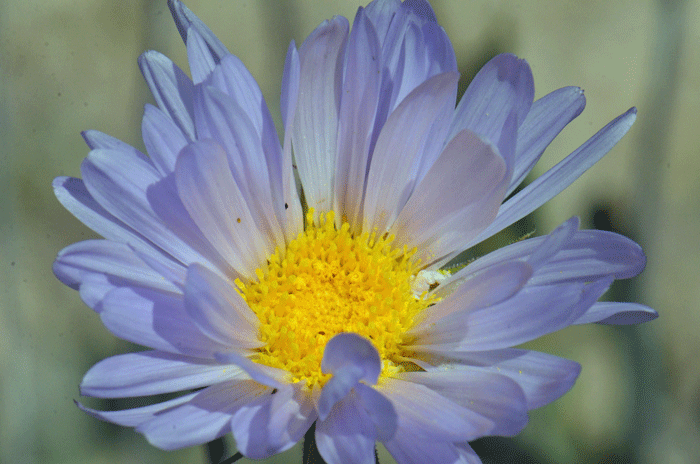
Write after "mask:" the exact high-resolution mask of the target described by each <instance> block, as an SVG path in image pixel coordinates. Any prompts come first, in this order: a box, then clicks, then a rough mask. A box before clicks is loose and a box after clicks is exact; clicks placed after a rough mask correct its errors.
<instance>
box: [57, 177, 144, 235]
mask: <svg viewBox="0 0 700 464" xmlns="http://www.w3.org/2000/svg"><path fill="white" fill-rule="evenodd" d="M53 189H54V194H55V195H56V198H57V199H58V201H59V202H60V203H61V204H62V205H63V207H64V208H66V209H67V210H68V211H70V213H71V214H72V215H73V216H75V217H76V218H77V219H78V220H79V221H80V222H82V223H83V224H85V225H86V226H87V227H89V228H90V229H92V230H94V231H95V232H96V233H98V234H99V235H101V236H103V237H104V238H106V239H108V240H113V241H115V242H121V243H129V244H132V245H134V246H135V247H138V248H139V249H145V248H152V247H153V245H152V244H151V243H150V242H149V241H148V240H147V239H146V238H145V237H144V236H143V235H141V234H140V233H138V232H136V231H135V230H134V229H132V228H131V227H129V226H128V225H126V224H124V223H123V222H122V221H120V220H119V219H117V218H116V217H114V215H112V214H111V213H110V212H109V211H107V210H106V209H104V208H103V207H102V206H101V205H100V204H99V203H98V202H97V201H95V199H94V198H93V197H92V195H90V193H89V192H88V190H87V188H86V187H85V183H84V182H83V180H82V179H77V178H75V177H56V178H55V179H54V180H53Z"/></svg>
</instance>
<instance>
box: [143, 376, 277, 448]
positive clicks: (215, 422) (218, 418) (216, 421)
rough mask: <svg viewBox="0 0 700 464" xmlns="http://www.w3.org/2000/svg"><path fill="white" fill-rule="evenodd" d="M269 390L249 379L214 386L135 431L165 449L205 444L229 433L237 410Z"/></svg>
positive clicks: (144, 423)
mask: <svg viewBox="0 0 700 464" xmlns="http://www.w3.org/2000/svg"><path fill="white" fill-rule="evenodd" d="M267 389H268V388H267V387H262V386H259V385H256V384H255V383H254V382H252V381H250V380H241V381H228V382H223V383H220V384H217V385H212V386H211V387H208V388H205V389H204V390H202V391H200V392H198V393H197V394H196V396H195V397H194V398H192V399H191V400H190V401H188V402H187V403H185V404H183V405H181V406H178V407H175V408H173V409H170V410H168V411H165V412H162V413H159V414H157V415H156V416H155V417H154V418H153V419H151V420H149V421H147V422H143V423H141V424H139V425H138V426H137V427H136V431H137V432H139V433H142V434H144V435H145V436H146V439H147V440H148V442H149V443H151V444H152V445H154V446H157V447H158V448H161V449H164V450H173V449H180V448H184V447H187V446H193V445H199V444H202V443H206V442H209V441H212V440H214V439H216V438H219V437H221V436H223V435H225V434H226V433H228V432H229V430H230V423H231V418H232V417H233V414H234V413H235V411H236V410H238V409H239V408H240V407H241V406H244V405H246V404H248V403H250V402H251V401H253V400H254V399H255V398H256V397H258V396H259V395H261V394H264V393H265V391H266V390H267Z"/></svg>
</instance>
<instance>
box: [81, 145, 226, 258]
mask: <svg viewBox="0 0 700 464" xmlns="http://www.w3.org/2000/svg"><path fill="white" fill-rule="evenodd" d="M81 172H82V175H83V180H84V182H85V186H86V187H87V190H88V192H89V193H90V195H91V196H92V198H94V199H95V200H96V201H97V202H98V203H99V204H100V205H101V206H102V207H103V208H104V209H106V210H107V211H109V212H110V213H111V214H113V215H114V216H115V217H117V218H118V219H119V220H120V221H122V222H124V223H125V224H127V225H128V226H129V227H131V228H133V229H134V230H138V231H139V233H140V234H142V235H143V236H144V237H146V238H147V239H148V240H149V241H151V242H152V243H153V244H155V245H156V246H158V247H159V248H160V249H162V250H163V251H165V252H166V253H168V254H169V255H170V256H172V257H174V258H175V259H177V260H179V261H180V262H181V263H183V264H188V263H191V262H208V261H210V259H211V260H213V261H214V262H216V258H215V256H213V254H212V253H211V252H209V251H207V250H205V249H204V247H203V246H202V245H201V243H200V240H199V239H198V236H199V233H198V231H197V230H195V229H196V228H193V226H194V225H193V224H191V223H187V220H188V219H189V218H188V217H186V215H185V216H184V217H183V216H182V215H173V214H172V213H173V212H174V211H176V208H177V204H176V202H175V201H173V199H172V197H170V198H168V199H166V200H165V202H162V203H159V202H158V201H154V198H153V197H154V196H158V194H159V190H160V189H163V190H168V188H169V185H168V182H169V179H168V178H161V176H160V174H159V173H158V171H157V170H156V169H155V168H154V167H153V166H152V165H150V164H147V163H145V162H142V161H141V160H140V159H139V158H137V157H135V156H131V155H129V154H127V153H123V152H121V151H114V150H111V149H97V150H93V151H91V152H90V155H89V156H88V157H87V158H86V159H85V160H84V161H83V163H82V165H81ZM161 208H162V210H163V211H164V212H165V213H167V214H170V215H171V216H170V219H173V220H177V221H181V222H180V224H173V223H168V221H167V220H166V218H163V217H161V216H159V212H160V211H161ZM183 237H184V238H183ZM193 246H196V247H197V248H198V249H199V250H202V252H203V253H204V254H202V253H200V251H199V250H196V249H195V248H194V247H193ZM205 255H206V256H207V257H206V258H205ZM208 258H210V259H208Z"/></svg>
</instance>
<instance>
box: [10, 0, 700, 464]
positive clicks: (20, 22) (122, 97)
mask: <svg viewBox="0 0 700 464" xmlns="http://www.w3.org/2000/svg"><path fill="white" fill-rule="evenodd" d="M187 5H188V6H189V7H190V8H191V9H192V10H193V11H194V12H195V13H196V14H198V15H199V16H200V17H201V18H202V19H203V20H204V21H205V22H206V23H207V24H208V25H209V26H210V27H211V29H212V30H213V31H214V32H215V33H216V34H217V35H218V36H219V38H220V39H221V40H222V41H223V42H224V43H225V44H226V45H227V46H228V47H229V50H230V51H231V52H232V53H234V54H236V55H238V56H239V57H240V58H241V59H242V60H243V62H244V63H246V65H247V66H248V68H249V69H250V71H251V72H252V74H253V75H254V76H255V77H256V78H257V79H258V81H259V83H260V86H261V87H262V90H263V93H264V95H265V96H266V98H267V101H268V104H269V105H270V107H271V109H272V112H273V114H275V115H276V116H277V115H278V112H279V104H278V102H279V85H280V80H281V73H282V66H283V62H284V55H285V51H286V48H287V45H288V43H289V41H290V40H291V39H295V40H296V41H297V44H300V43H301V42H302V41H303V39H304V38H305V37H306V35H308V33H309V32H310V31H311V30H312V29H313V28H314V27H315V26H316V25H317V24H318V23H319V22H320V21H322V20H323V19H326V18H330V17H332V16H333V15H334V14H341V15H344V16H346V17H349V18H352V17H353V16H354V14H355V10H356V9H357V7H358V6H359V5H360V2H358V0H344V1H318V0H304V1H302V0H296V1H285V0H208V1H207V0H190V1H188V2H187ZM433 6H434V8H435V10H436V13H437V16H438V19H439V21H440V23H441V24H442V25H443V26H444V28H445V29H446V30H447V33H448V34H449V36H450V38H451V40H452V43H453V45H454V47H455V50H456V53H457V58H458V62H459V64H460V70H461V72H462V74H463V84H464V86H466V84H467V83H468V82H469V80H470V79H471V77H473V75H474V74H475V73H476V71H477V70H478V69H479V67H480V66H481V65H483V64H484V63H485V62H486V61H487V60H488V59H489V58H491V57H492V56H493V55H495V54H497V53H501V52H512V53H515V54H517V55H519V56H520V57H522V58H525V59H527V60H528V62H529V63H530V65H531V66H532V69H533V73H534V76H535V86H536V97H537V98H539V97H541V96H543V95H545V94H546V93H548V92H551V91H553V90H555V89H557V88H559V87H563V86H566V85H578V86H580V87H582V88H584V89H585V92H586V97H587V107H586V109H585V111H584V112H583V114H582V115H581V116H579V118H578V119H576V120H575V121H574V122H573V123H571V124H570V125H569V127H567V129H565V130H564V132H563V133H562V134H561V135H560V136H559V137H558V138H557V140H556V141H555V142H554V143H553V144H552V145H551V146H550V147H549V149H548V150H547V152H545V154H544V156H543V158H542V160H541V162H540V163H539V164H538V166H537V167H536V168H535V172H534V174H535V175H539V174H541V173H543V172H544V171H545V170H546V169H548V168H549V167H551V166H553V165H554V164H555V163H556V162H558V161H559V160H561V159H562V158H563V157H564V156H566V155H567V154H568V153H570V152H571V151H573V150H574V149H575V148H576V147H578V146H579V145H580V144H581V143H583V142H584V141H585V140H586V139H587V138H588V137H590V136H591V135H593V134H594V133H595V132H596V131H597V130H598V129H600V128H601V127H602V126H603V125H605V124H606V123H607V122H609V121H610V120H611V119H613V118H614V117H615V116H617V115H618V114H620V113H623V112H624V111H625V110H627V109H628V108H629V107H631V106H637V108H638V109H639V115H638V119H637V122H636V124H635V125H634V126H633V127H632V129H631V131H630V132H629V133H628V135H627V136H626V137H625V138H624V139H623V141H622V142H621V143H619V144H618V145H617V146H616V147H615V148H614V149H613V151H612V152H611V153H610V154H608V155H607V157H605V158H604V159H603V160H602V161H601V162H599V163H598V164H597V165H596V166H595V167H593V168H592V169H591V170H590V171H589V172H588V173H586V174H585V175H584V176H583V177H582V178H581V179H579V180H578V181H577V182H576V183H575V184H573V185H572V186H571V187H570V188H569V189H568V190H566V191H565V192H563V193H562V194H560V195H559V196H558V197H557V198H556V199H555V200H553V201H551V202H549V203H548V204H547V205H546V206H544V207H542V208H541V209H540V210H538V211H536V212H535V213H534V214H533V215H532V216H531V217H529V218H527V219H526V221H524V222H522V223H520V224H518V227H516V228H515V229H514V230H513V231H512V232H511V233H513V234H515V235H514V237H515V238H517V236H518V234H519V235H522V234H523V233H526V232H530V231H532V230H535V231H536V233H537V234H544V233H548V232H549V231H551V230H552V229H553V228H554V227H556V225H558V224H559V223H561V222H562V221H564V220H565V219H567V218H569V217H570V216H572V215H578V216H580V217H581V220H582V227H585V228H599V229H606V230H614V231H617V232H620V233H623V234H625V235H627V236H629V237H631V238H633V239H635V240H636V241H638V242H639V243H641V244H642V246H643V247H644V249H645V251H646V253H647V255H648V265H647V269H646V271H645V272H644V273H643V274H642V275H641V276H639V277H637V278H635V279H632V280H630V281H623V282H620V283H619V284H617V285H616V286H615V287H614V288H613V289H611V291H610V297H611V298H612V299H617V300H625V299H628V300H633V301H638V302H641V303H644V304H647V305H649V306H652V307H654V308H656V309H657V310H658V312H659V314H660V317H659V319H658V320H656V321H654V322H651V323H649V324H646V325H644V326H640V327H612V326H591V327H587V326H586V327H582V326H577V327H573V328H569V329H567V330H565V331H562V332H559V333H557V334H554V335H551V336H548V337H545V338H543V339H541V340H538V341H537V342H535V343H532V344H530V347H534V348H537V349H540V350H542V351H547V352H550V353H553V354H557V355H560V356H564V357H568V358H571V359H574V360H576V361H578V362H580V363H581V364H582V365H583V372H582V374H581V376H580V378H579V380H578V382H577V384H576V386H575V387H574V388H573V389H572V390H571V392H569V393H568V394H567V395H566V396H565V397H563V398H562V399H561V400H559V401H557V402H555V403H554V404H552V405H549V406H547V407H544V408H541V409H539V410H536V411H533V412H532V414H531V421H530V424H529V425H528V427H527V428H526V429H525V431H524V432H523V433H522V434H520V435H519V436H518V437H517V438H515V439H510V438H509V439H483V440H480V441H478V442H476V443H474V444H473V445H474V447H475V449H477V451H478V452H479V453H480V454H481V455H482V457H483V459H484V462H485V463H506V462H509V463H514V462H517V463H520V462H522V463H543V464H544V463H679V464H680V463H690V464H697V463H698V462H700V431H699V430H700V356H698V355H697V353H698V351H699V350H700V335H699V332H700V330H699V329H700V272H699V271H700V269H699V268H700V214H698V211H699V210H700V182H698V177H699V175H700V148H699V146H700V144H699V142H700V136H699V130H698V128H700V90H699V89H700V54H699V53H698V51H697V50H698V44H699V43H700V2H698V1H683V0H678V1H673V0H669V1H664V0H619V1H614V2H599V1H594V2H591V1H565V0H563V1H546V0H529V1H505V0H498V1H496V0H490V1H485V0H473V1H464V0H434V1H433ZM148 49H156V50H159V51H161V52H163V53H165V54H166V55H168V56H170V57H171V58H172V59H173V60H174V61H175V62H176V63H177V64H179V65H180V66H181V67H183V68H184V69H187V64H186V63H187V61H186V58H185V48H184V46H183V45H182V43H181V41H180V37H179V35H178V33H177V30H176V29H175V27H174V24H173V23H172V20H171V17H170V13H169V10H168V8H167V5H166V3H165V0H158V1H151V0H125V1H113V0H71V1H65V0H63V1H59V0H3V1H2V2H1V3H0V189H1V196H0V198H1V200H0V230H1V232H2V233H1V234H0V237H2V239H1V240H2V241H1V242H0V282H1V284H0V285H2V289H1V290H0V292H1V297H0V462H2V463H8V464H10V463H12V464H14V463H35V462H36V463H39V462H41V463H140V462H144V463H146V462H148V463H161V462H162V463H166V462H167V463H192V464H196V463H204V462H206V459H207V458H206V451H205V449H204V448H203V447H195V448H190V449H186V450H182V451H177V452H170V453H167V452H163V451H160V450H157V449H155V448H153V447H151V446H150V445H148V443H147V442H146V441H145V439H144V438H143V437H142V436H140V435H138V434H136V433H135V432H133V431H132V430H131V429H127V428H120V427H116V426H111V425H109V424H104V423H102V422H100V421H98V420H96V419H93V418H91V417H88V416H87V415H86V414H84V413H82V412H81V411H79V410H78V408H77V407H76V406H75V405H74V403H73V400H74V399H80V397H79V393H78V384H79V383H80V380H81V378H82V375H83V374H84V373H85V372H86V371H87V369H89V367H90V366H91V365H93V364H94V363H95V362H97V361H99V360H100V359H103V358H105V357H108V356H110V355H113V354H117V353H123V352H126V351H130V350H134V349H138V347H135V346H132V345H129V344H128V343H125V342H122V341H120V340H117V339H116V338H115V337H114V336H112V335H111V334H110V333H109V332H108V331H107V330H105V329H104V328H103V327H102V325H101V323H100V320H99V317H98V316H97V315H96V314H95V313H93V311H92V310H90V309H89V308H87V307H86V306H85V305H83V303H82V302H81V301H80V299H79V297H78V294H77V292H74V291H72V290H70V289H68V288H66V287H64V286H62V285H61V284H60V283H59V282H58V280H56V279H55V278H54V276H53V274H52V272H51V263H52V261H53V259H54V257H55V255H56V253H57V252H58V251H59V250H60V249H61V248H63V247H65V246H67V245H69V244H71V243H73V242H76V241H79V240H84V239H87V238H93V237H94V234H93V233H92V232H91V231H90V230H88V229H87V228H85V227H84V226H83V225H82V224H80V223H79V222H78V221H77V220H76V219H74V218H73V217H72V216H71V215H70V214H69V213H68V212H66V211H65V210H64V209H63V208H62V207H61V206H60V204H59V203H58V201H57V200H56V199H55V198H54V196H53V193H52V189H51V181H52V179H53V178H54V177H56V176H59V175H71V176H77V177H79V176H80V171H79V167H80V162H81V160H82V159H83V158H84V157H85V156H86V155H87V152H88V150H87V147H86V146H85V145H84V143H83V140H82V138H81V137H80V131H81V130H84V129H98V130H100V131H102V132H106V133H108V134H110V135H112V136H115V137H117V138H119V139H121V140H123V141H125V142H128V143H130V144H132V145H134V146H136V147H138V148H140V149H142V150H143V144H142V142H141V139H140V125H141V114H142V111H143V105H144V104H145V103H146V102H152V99H151V96H150V95H149V93H148V90H147V87H146V85H145V84H144V82H143V80H142V79H141V76H140V73H139V70H138V68H137V66H136V58H137V57H138V55H139V54H140V53H142V52H143V51H145V50H148ZM463 88H464V87H463ZM278 120H279V118H278ZM533 178H534V176H531V177H530V178H529V179H528V181H531V180H532V179H533ZM506 239H507V240H510V238H509V237H507V238H506ZM87 403H88V404H89V405H91V406H95V407H102V408H114V407H124V406H125V405H126V404H122V403H117V402H107V401H103V402H91V401H90V400H88V401H87ZM299 456H300V451H299V448H298V447H297V448H295V449H293V450H290V451H289V452H287V453H284V454H282V455H280V456H278V457H277V459H275V462H300V458H299ZM240 462H246V460H245V459H244V460H242V461H240ZM248 462H250V461H248ZM382 462H384V463H386V462H391V461H390V459H389V458H387V457H385V456H382Z"/></svg>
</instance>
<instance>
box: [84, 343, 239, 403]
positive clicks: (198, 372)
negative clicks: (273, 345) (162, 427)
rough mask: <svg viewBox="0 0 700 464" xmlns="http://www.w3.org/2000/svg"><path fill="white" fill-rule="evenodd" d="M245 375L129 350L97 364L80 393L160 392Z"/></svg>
mask: <svg viewBox="0 0 700 464" xmlns="http://www.w3.org/2000/svg"><path fill="white" fill-rule="evenodd" d="M240 377H245V374H243V371H242V370H240V369H239V368H237V367H235V366H231V365H229V366H225V365H221V364H219V363H217V362H215V361H213V360H206V359H197V358H188V357H185V356H182V355H177V354H172V353H166V352H162V351H142V352H139V353H127V354H121V355H117V356H112V357H111V358H107V359H104V360H102V361H100V362H99V363H97V364H95V365H94V366H92V368H90V370H89V371H88V372H87V373H86V374H85V376H84V377H83V381H82V382H81V383H80V394H81V395H87V396H93V397H98V398H128V397H135V396H149V395H159V394H162V393H172V392H178V391H183V390H191V389H194V388H201V387H206V386H208V385H212V384H216V383H221V382H223V381H227V380H231V379H234V378H240Z"/></svg>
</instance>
